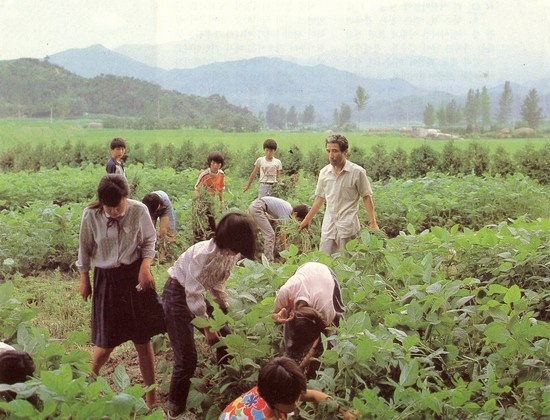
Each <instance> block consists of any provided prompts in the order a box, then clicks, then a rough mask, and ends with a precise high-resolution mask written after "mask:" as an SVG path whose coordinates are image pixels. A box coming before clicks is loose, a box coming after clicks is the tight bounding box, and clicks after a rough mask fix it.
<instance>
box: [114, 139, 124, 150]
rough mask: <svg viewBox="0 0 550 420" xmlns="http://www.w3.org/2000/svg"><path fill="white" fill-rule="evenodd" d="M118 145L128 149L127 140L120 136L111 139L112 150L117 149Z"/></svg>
mask: <svg viewBox="0 0 550 420" xmlns="http://www.w3.org/2000/svg"><path fill="white" fill-rule="evenodd" d="M117 147H124V148H125V149H126V142H125V141H124V139H122V138H120V137H115V138H114V139H112V140H111V150H113V149H116V148H117Z"/></svg>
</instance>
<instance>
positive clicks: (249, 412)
mask: <svg viewBox="0 0 550 420" xmlns="http://www.w3.org/2000/svg"><path fill="white" fill-rule="evenodd" d="M330 398H332V397H331V396H330V395H328V394H325V393H324V392H321V391H316V390H313V389H307V378H306V376H305V375H304V372H303V371H302V369H300V367H299V366H298V365H297V364H296V362H295V361H294V360H292V359H289V358H287V357H276V358H274V359H272V360H270V361H269V362H267V363H266V364H265V365H264V366H263V367H262V368H261V369H260V373H259V375H258V383H257V385H256V386H255V387H253V388H252V389H250V390H249V391H247V392H245V393H244V394H242V395H241V396H240V397H239V398H237V399H236V400H235V401H233V402H231V403H230V404H229V405H228V406H227V407H225V409H224V410H223V412H222V413H221V415H220V420H233V419H239V420H256V419H264V420H279V419H286V418H287V415H291V414H292V413H293V412H294V411H295V410H296V409H297V408H298V402H299V401H307V402H312V403H316V404H318V403H320V402H321V401H324V400H326V399H330ZM335 411H338V412H339V413H340V414H341V415H342V417H343V418H344V419H347V420H352V419H355V418H356V416H357V415H358V414H359V413H358V412H357V411H356V410H349V411H348V410H344V409H342V408H340V407H339V406H336V407H335ZM334 416H335V417H334V418H337V416H338V414H336V413H334Z"/></svg>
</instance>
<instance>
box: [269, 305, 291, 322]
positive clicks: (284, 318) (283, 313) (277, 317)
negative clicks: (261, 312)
mask: <svg viewBox="0 0 550 420" xmlns="http://www.w3.org/2000/svg"><path fill="white" fill-rule="evenodd" d="M271 317H272V318H273V320H274V321H275V322H276V323H277V324H286V323H287V322H289V321H290V320H292V319H294V312H292V313H291V314H290V316H289V315H288V311H287V310H286V308H283V309H281V310H280V311H279V312H275V313H273V314H272V315H271Z"/></svg>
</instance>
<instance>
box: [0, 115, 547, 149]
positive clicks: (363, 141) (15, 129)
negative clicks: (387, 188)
mask: <svg viewBox="0 0 550 420" xmlns="http://www.w3.org/2000/svg"><path fill="white" fill-rule="evenodd" d="M85 125H86V124H85V123H82V122H53V123H50V122H49V121H47V120H42V121H40V120H39V121H13V120H3V121H0V152H2V151H3V150H5V149H9V148H12V147H14V146H16V145H18V144H20V143H27V144H31V145H33V146H35V145H38V144H44V145H48V144H50V143H51V142H56V143H57V144H58V145H61V144H63V143H65V142H67V141H70V142H71V143H73V144H75V143H78V142H80V141H82V142H83V143H84V144H86V145H101V146H104V147H105V148H108V144H109V142H110V140H111V139H112V138H114V137H122V138H124V139H126V140H127V142H128V145H129V148H131V146H132V144H134V145H135V144H143V145H144V146H148V145H150V144H153V143H156V144H159V145H161V146H164V145H168V144H174V145H175V146H179V145H181V144H183V143H184V142H186V141H188V140H190V141H192V142H193V143H195V144H201V143H207V144H218V143H224V144H227V146H228V147H229V148H230V149H232V150H239V149H241V150H242V149H246V150H248V149H249V148H250V147H254V146H256V147H257V148H258V150H259V151H261V144H262V142H263V140H265V139H266V138H274V139H275V140H276V141H277V143H278V145H279V148H281V149H286V150H288V149H290V148H292V147H293V146H295V145H297V146H299V147H300V148H301V149H302V151H303V152H304V153H307V152H309V151H310V150H313V149H316V148H321V149H322V148H323V147H324V144H323V141H324V139H325V138H326V137H327V136H328V133H326V132H289V131H264V132H258V133H224V132H221V131H218V130H207V129H205V130H200V129H181V130H123V129H102V128H101V129H90V128H84V127H85ZM342 134H344V135H345V136H346V137H347V138H348V140H349V141H350V147H353V146H356V147H359V148H361V149H363V150H365V151H366V152H367V153H370V148H371V147H372V146H373V145H375V144H376V143H379V142H383V143H384V144H385V145H386V146H387V149H388V150H389V151H392V150H394V149H396V148H397V147H401V148H403V149H404V150H405V151H406V152H410V150H412V149H413V148H415V147H419V146H421V145H422V144H425V143H428V144H429V145H430V146H431V147H433V148H434V149H435V150H438V151H441V150H442V149H443V148H444V146H445V144H446V143H447V142H448V140H435V139H430V140H426V139H423V138H413V137H410V136H408V135H401V134H399V133H397V132H392V133H370V132H356V133H342ZM472 141H473V140H469V139H464V140H457V141H455V143H456V145H457V147H459V148H464V149H465V148H467V147H468V144H470V143H471V142H472ZM482 141H483V144H484V145H486V146H487V147H488V148H489V150H491V151H494V150H495V149H496V148H498V147H499V146H502V147H504V149H505V150H506V151H507V152H509V153H512V154H513V153H515V152H516V151H517V150H519V149H521V148H523V147H524V146H525V144H527V143H528V144H532V145H533V146H534V147H535V148H540V147H542V146H544V145H545V144H547V143H548V141H549V140H548V139H547V138H542V137H541V138H534V139H514V138H509V139H485V138H484V139H482Z"/></svg>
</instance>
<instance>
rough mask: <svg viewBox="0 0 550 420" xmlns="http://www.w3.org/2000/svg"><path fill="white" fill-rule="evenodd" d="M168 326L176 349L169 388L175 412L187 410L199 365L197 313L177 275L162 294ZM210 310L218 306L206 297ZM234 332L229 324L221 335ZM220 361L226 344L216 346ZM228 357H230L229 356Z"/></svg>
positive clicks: (225, 352)
mask: <svg viewBox="0 0 550 420" xmlns="http://www.w3.org/2000/svg"><path fill="white" fill-rule="evenodd" d="M162 298H163V306H164V313H165V318H166V330H167V332H168V337H169V338H170V346H171V347H172V351H173V352H174V369H173V371H172V379H171V380H170V390H169V392H168V409H169V410H171V411H174V412H175V413H181V412H183V411H185V407H186V405H187V396H188V395H189V389H190V387H191V378H192V377H193V374H194V373H195V369H196V368H197V349H196V347H195V336H194V330H193V328H194V327H193V324H192V323H191V321H192V320H193V318H194V315H193V314H192V313H191V311H190V309H189V307H188V306H187V299H186V296H185V288H184V287H183V286H182V285H181V284H179V283H178V281H177V280H175V279H172V278H170V279H168V281H167V282H166V285H165V286H164V292H163V294H162ZM206 305H207V312H208V314H209V315H212V312H213V310H214V308H213V307H212V305H211V304H210V302H208V301H206ZM230 333H231V329H230V328H229V327H227V326H226V327H224V328H222V330H220V335H222V336H226V335H227V334H230ZM216 356H217V360H218V362H221V361H222V359H224V357H225V356H227V351H226V348H225V347H223V346H222V347H218V348H217V349H216ZM224 360H227V358H225V359H224Z"/></svg>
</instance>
